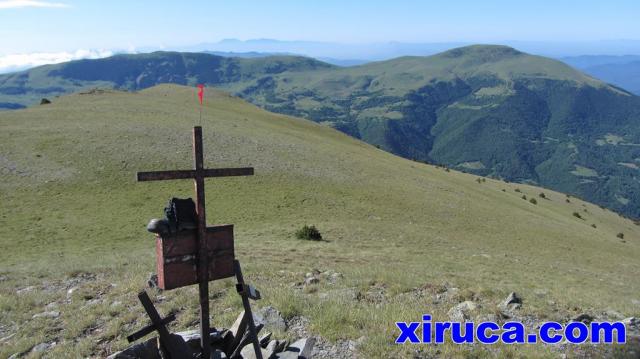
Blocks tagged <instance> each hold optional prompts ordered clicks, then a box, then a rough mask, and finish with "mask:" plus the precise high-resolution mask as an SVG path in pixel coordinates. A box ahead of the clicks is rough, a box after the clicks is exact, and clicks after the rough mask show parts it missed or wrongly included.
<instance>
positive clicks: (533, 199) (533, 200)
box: [529, 198, 538, 204]
mask: <svg viewBox="0 0 640 359" xmlns="http://www.w3.org/2000/svg"><path fill="white" fill-rule="evenodd" d="M529 202H531V203H533V204H538V201H536V199H535V198H531V199H530V200H529Z"/></svg>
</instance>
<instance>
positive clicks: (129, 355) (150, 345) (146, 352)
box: [107, 337, 160, 359]
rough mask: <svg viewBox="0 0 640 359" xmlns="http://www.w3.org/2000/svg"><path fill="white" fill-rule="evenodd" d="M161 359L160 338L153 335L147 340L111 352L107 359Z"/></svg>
mask: <svg viewBox="0 0 640 359" xmlns="http://www.w3.org/2000/svg"><path fill="white" fill-rule="evenodd" d="M134 358H140V359H160V351H158V338H157V337H153V338H151V339H149V340H147V341H145V342H142V343H138V344H135V345H133V346H131V347H129V348H127V349H125V350H123V351H121V352H117V353H114V354H111V355H109V356H108V357H107V359H134Z"/></svg>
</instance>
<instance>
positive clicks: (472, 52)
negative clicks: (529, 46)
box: [440, 45, 524, 62]
mask: <svg viewBox="0 0 640 359" xmlns="http://www.w3.org/2000/svg"><path fill="white" fill-rule="evenodd" d="M521 55H524V53H523V52H520V51H518V50H516V49H514V48H512V47H509V46H504V45H470V46H464V47H458V48H455V49H451V50H448V51H445V52H443V53H441V54H440V56H442V57H449V58H459V57H466V56H473V57H474V58H476V59H482V60H485V61H487V62H488V61H498V60H503V59H505V58H511V57H515V56H521Z"/></svg>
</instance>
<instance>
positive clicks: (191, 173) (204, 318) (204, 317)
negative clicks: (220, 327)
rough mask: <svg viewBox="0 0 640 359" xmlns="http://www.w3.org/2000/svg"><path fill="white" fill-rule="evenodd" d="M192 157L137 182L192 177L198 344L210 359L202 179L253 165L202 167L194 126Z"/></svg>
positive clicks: (243, 172)
mask: <svg viewBox="0 0 640 359" xmlns="http://www.w3.org/2000/svg"><path fill="white" fill-rule="evenodd" d="M193 157H194V165H195V169H192V170H177V171H157V172H138V175H137V179H138V181H162V180H174V179H189V178H192V179H193V180H194V184H195V191H196V211H197V214H198V232H197V238H198V264H197V269H198V286H199V288H198V289H199V293H200V344H201V346H202V357H203V358H209V356H210V353H211V346H210V343H209V271H208V268H209V258H208V257H209V256H208V254H207V243H206V226H207V218H206V215H205V201H204V179H205V178H207V177H228V176H251V175H253V168H252V167H246V168H214V169H205V168H204V166H203V150H202V127H200V126H196V127H194V128H193Z"/></svg>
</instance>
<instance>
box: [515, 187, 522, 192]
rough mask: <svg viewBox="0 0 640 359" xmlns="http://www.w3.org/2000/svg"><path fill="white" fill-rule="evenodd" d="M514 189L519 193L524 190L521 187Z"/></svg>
mask: <svg viewBox="0 0 640 359" xmlns="http://www.w3.org/2000/svg"><path fill="white" fill-rule="evenodd" d="M514 191H516V192H518V193H520V192H522V191H521V190H520V188H516V189H514Z"/></svg>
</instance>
